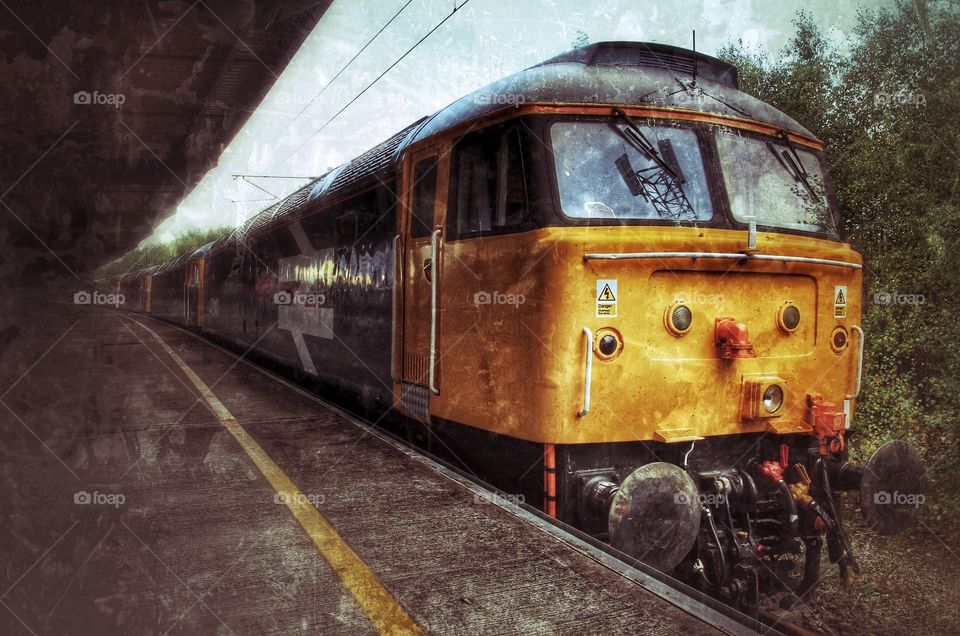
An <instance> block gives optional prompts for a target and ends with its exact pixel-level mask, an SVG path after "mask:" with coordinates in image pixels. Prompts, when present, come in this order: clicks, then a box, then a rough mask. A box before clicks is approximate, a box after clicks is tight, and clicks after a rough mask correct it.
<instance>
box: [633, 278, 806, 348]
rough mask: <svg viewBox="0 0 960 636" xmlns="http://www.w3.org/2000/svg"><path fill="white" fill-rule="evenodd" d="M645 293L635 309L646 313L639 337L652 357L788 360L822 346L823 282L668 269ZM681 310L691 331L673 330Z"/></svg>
mask: <svg viewBox="0 0 960 636" xmlns="http://www.w3.org/2000/svg"><path fill="white" fill-rule="evenodd" d="M641 287H642V289H638V290H637V293H638V297H637V298H636V300H635V301H634V302H631V303H630V305H631V306H639V307H643V308H644V309H643V313H642V320H643V329H642V330H639V331H641V333H643V338H644V340H645V342H644V343H643V344H644V345H645V350H646V351H647V352H648V355H649V356H650V357H651V358H652V359H655V360H672V361H680V360H706V359H736V358H751V357H757V358H782V357H793V356H803V355H808V354H810V353H813V351H814V349H815V347H816V338H817V333H816V332H817V329H816V327H817V313H818V312H817V309H818V307H817V282H816V280H815V279H814V278H813V277H811V276H806V275H801V274H780V273H763V272H749V273H748V272H727V273H724V272H708V271H678V270H661V271H658V272H654V273H653V274H652V275H651V276H650V278H649V279H648V285H642V286H641ZM628 300H631V301H633V300H634V299H628ZM678 307H682V308H684V309H682V311H684V312H686V313H684V314H683V317H684V319H685V322H684V325H683V326H684V327H685V329H678V328H675V327H674V328H671V327H672V323H671V320H669V319H666V318H664V316H665V315H667V316H668V318H669V317H671V316H673V315H674V313H675V312H676V311H678ZM784 308H790V311H789V312H788V313H787V314H784ZM664 312H667V313H666V314H665V313H664ZM785 315H786V318H785V317H784V316H785ZM734 317H735V318H734ZM625 318H628V319H629V317H627V316H625ZM786 319H789V322H786V323H785V320H786ZM785 324H786V325H787V326H784V325H785ZM748 328H749V329H748Z"/></svg>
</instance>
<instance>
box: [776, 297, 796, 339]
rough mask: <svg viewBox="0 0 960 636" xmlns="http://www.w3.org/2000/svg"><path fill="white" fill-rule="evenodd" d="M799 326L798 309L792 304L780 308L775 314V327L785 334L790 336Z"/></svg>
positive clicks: (787, 303)
mask: <svg viewBox="0 0 960 636" xmlns="http://www.w3.org/2000/svg"><path fill="white" fill-rule="evenodd" d="M799 326H800V308H799V307H797V306H796V305H795V304H793V303H792V302H789V301H788V302H786V303H784V304H783V305H781V306H780V310H779V311H778V312H777V327H779V328H780V331H782V332H783V333H786V334H791V333H793V332H794V331H796V330H797V327H799Z"/></svg>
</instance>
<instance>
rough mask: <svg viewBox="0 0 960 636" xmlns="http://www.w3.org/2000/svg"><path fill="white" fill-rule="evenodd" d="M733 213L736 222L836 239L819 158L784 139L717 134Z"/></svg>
mask: <svg viewBox="0 0 960 636" xmlns="http://www.w3.org/2000/svg"><path fill="white" fill-rule="evenodd" d="M717 150H718V153H719V159H720V168H721V171H722V172H723V179H724V185H725V186H726V190H727V195H728V196H729V199H730V211H731V212H732V213H733V216H734V218H735V219H736V220H737V221H740V222H743V223H747V222H750V221H755V222H756V223H757V225H765V226H770V227H780V228H786V229H792V230H802V231H806V232H818V233H823V234H830V235H836V233H837V228H836V222H835V219H834V215H833V212H832V210H831V208H830V202H829V200H828V198H827V194H826V187H825V181H826V179H825V177H824V173H823V168H822V167H821V164H820V161H819V160H818V159H817V157H816V156H815V155H814V154H813V153H812V152H809V151H807V150H804V149H802V148H799V147H797V146H795V145H794V144H791V143H790V142H789V140H787V139H784V138H781V139H775V138H758V137H752V136H741V135H739V134H737V133H736V132H735V131H729V132H727V131H725V130H724V131H720V132H718V134H717Z"/></svg>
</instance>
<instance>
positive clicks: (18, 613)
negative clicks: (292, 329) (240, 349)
mask: <svg viewBox="0 0 960 636" xmlns="http://www.w3.org/2000/svg"><path fill="white" fill-rule="evenodd" d="M133 320H138V321H140V322H141V323H143V325H145V326H146V327H148V328H149V330H152V331H153V333H154V334H156V337H154V336H153V335H152V334H151V333H150V331H148V330H147V329H144V328H143V327H141V326H139V325H136V324H134V323H133V322H132V321H133ZM30 334H31V337H30V338H14V339H12V340H11V341H8V342H6V343H4V347H3V348H2V349H0V361H2V362H3V365H2V371H0V391H3V393H2V394H0V470H2V473H3V480H4V488H3V489H2V494H0V511H2V514H3V524H2V532H0V550H2V554H3V557H4V558H3V560H2V567H0V634H9V635H14V634H256V635H266V634H298V633H325V634H370V633H377V632H380V633H389V632H391V631H392V632H393V633H404V632H405V631H406V632H413V633H415V632H416V631H417V630H422V631H423V632H427V633H437V634H464V633H471V634H516V633H530V634H560V633H570V634H583V633H604V634H620V633H623V634H626V633H631V634H633V633H655V634H684V635H692V634H706V633H717V632H716V630H715V629H714V628H712V627H710V626H709V625H707V624H706V623H705V622H703V621H701V620H699V619H698V618H696V617H693V616H691V615H689V614H687V613H685V612H683V611H681V610H680V609H678V608H677V607H675V606H674V605H672V604H670V603H668V602H666V601H665V600H663V599H661V598H659V597H658V596H656V595H654V594H652V593H651V592H650V591H649V590H647V589H644V588H643V587H642V586H640V585H637V584H636V583H635V582H634V581H631V580H630V579H628V578H626V577H624V576H622V575H621V574H619V573H617V572H615V571H613V570H612V569H610V568H608V567H605V566H604V565H603V564H601V563H599V562H598V561H597V560H596V559H594V558H590V557H589V556H588V555H586V554H584V553H583V552H582V551H580V550H578V549H576V547H575V546H574V545H571V544H570V543H569V542H565V541H563V540H560V539H558V538H557V537H555V536H553V535H552V534H550V533H548V532H545V531H543V530H542V529H540V528H538V527H536V526H535V525H532V524H531V523H530V522H529V521H527V520H524V519H523V518H522V517H519V516H516V515H514V514H512V513H511V512H510V511H509V510H507V509H504V508H502V507H501V506H498V505H495V504H493V503H491V502H490V501H489V500H488V499H486V498H484V497H481V496H478V495H477V494H476V493H475V492H473V491H471V490H469V489H467V488H465V487H464V486H463V485H462V484H460V483H458V482H457V481H456V480H453V479H451V478H450V477H449V476H447V475H445V474H443V473H442V472H439V471H437V470H434V469H431V467H430V466H429V465H428V464H425V463H423V462H421V461H418V460H416V459H415V458H412V457H411V456H410V455H409V454H408V453H405V452H403V451H402V450H401V449H398V448H397V447H395V446H394V445H391V444H389V443H387V442H386V441H384V440H383V439H381V438H380V437H379V436H378V435H376V434H371V433H370V432H369V431H368V430H365V429H364V428H363V427H360V426H358V425H356V424H354V423H351V422H350V421H349V420H347V419H345V418H344V417H342V416H341V415H338V414H337V413H336V412H334V411H331V410H329V409H325V408H323V407H322V406H319V405H318V404H317V403H316V402H314V401H312V400H310V399H308V398H307V397H305V396H303V395H301V394H299V393H298V392H296V391H294V390H292V389H291V388H289V387H287V386H284V385H282V384H280V383H278V382H275V381H273V380H271V379H270V378H268V377H266V376H265V375H263V374H262V373H260V372H258V371H257V370H256V369H254V368H251V367H249V366H247V365H246V364H243V363H239V362H238V361H237V360H236V359H235V358H234V357H232V356H230V355H228V354H227V353H225V352H223V351H221V350H219V349H217V348H214V347H211V346H210V345H208V344H207V343H205V342H203V341H201V340H199V339H197V338H196V337H195V336H193V335H192V334H188V333H186V332H183V331H180V330H178V329H175V328H173V327H171V326H168V325H164V324H161V323H157V322H154V321H152V320H150V319H147V318H144V317H137V316H132V315H124V314H117V313H110V312H107V311H103V310H97V309H93V308H80V309H77V308H64V309H63V310H61V311H55V312H49V314H48V315H46V318H45V319H44V320H42V321H39V322H38V323H36V324H33V325H30ZM181 363H182V364H183V365H184V366H185V367H186V368H187V369H189V371H185V369H184V368H183V367H181V366H180V365H181ZM191 373H192V374H193V377H191ZM198 387H206V388H207V389H208V392H209V393H210V394H211V395H212V396H213V399H214V400H215V401H216V402H218V403H219V404H220V407H217V408H211V406H210V404H211V402H210V400H209V399H208V398H209V397H210V396H209V395H204V393H203V392H202V390H201V389H199V388H198ZM218 409H219V410H218ZM225 418H226V419H225ZM230 418H233V419H232V420H231V419H230ZM231 421H232V422H233V423H232V424H231ZM225 423H226V424H225ZM243 435H246V436H247V437H246V438H244V437H243ZM244 439H246V440H247V441H246V443H245V442H244ZM256 449H260V450H259V451H257V450H256ZM258 453H259V454H258ZM284 480H286V481H284ZM294 495H295V496H296V498H297V499H298V501H296V502H294V503H293V504H292V505H288V504H289V503H290V499H291V497H293V496H294ZM351 555H352V556H351ZM403 616H406V617H407V618H408V619H409V620H410V621H411V622H410V623H409V624H405V623H403V619H402V617H403ZM397 617H400V619H398V621H399V622H392V621H393V620H394V619H395V618H397Z"/></svg>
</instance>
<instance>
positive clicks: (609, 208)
mask: <svg viewBox="0 0 960 636" xmlns="http://www.w3.org/2000/svg"><path fill="white" fill-rule="evenodd" d="M862 267H863V259H862V256H861V255H860V254H859V253H857V252H856V251H855V250H854V249H852V248H851V246H850V245H849V243H847V242H846V241H845V239H844V235H843V230H842V227H841V223H840V220H839V218H838V214H837V210H836V204H835V202H834V195H833V192H832V190H831V185H830V179H829V173H828V169H827V164H826V161H825V158H824V153H823V144H822V142H821V141H819V140H818V139H817V138H816V137H815V136H814V135H813V134H812V133H810V132H809V131H808V130H806V129H805V128H804V127H803V126H802V125H800V124H799V123H797V122H796V121H794V120H793V119H791V118H790V117H789V116H787V115H786V114H784V113H782V112H780V111H778V110H777V109H775V108H773V107H772V106H770V105H768V104H766V103H764V102H762V101H760V100H758V99H756V98H754V97H752V96H750V95H748V94H746V93H744V92H741V91H740V90H739V89H738V78H737V69H736V68H735V67H734V66H732V65H730V64H727V63H725V62H723V61H721V60H718V59H715V58H713V57H709V56H706V55H703V54H701V53H695V52H692V51H689V50H685V49H681V48H677V47H672V46H667V45H662V44H651V43H640V42H602V43H597V44H592V45H589V46H585V47H582V48H578V49H574V50H572V51H569V52H566V53H563V54H561V55H558V56H556V57H553V58H551V59H548V60H546V61H544V62H542V63H540V64H537V65H536V66H533V67H531V68H528V69H526V70H523V71H521V72H519V73H516V74H514V75H511V76H509V77H506V78H504V79H501V80H499V81H497V82H494V83H493V84H491V85H489V86H486V87H485V88H482V89H480V90H478V91H476V92H474V93H472V94H470V95H467V96H465V97H463V98H461V99H459V100H457V101H456V102H454V103H452V104H450V105H449V106H447V107H445V108H443V109H442V110H440V111H438V112H437V113H435V114H433V115H431V116H429V117H425V118H423V119H421V120H419V121H416V122H414V123H413V124H411V125H410V126H408V127H407V128H405V129H403V130H402V131H400V132H399V133H397V134H396V135H394V136H393V137H391V138H389V139H387V140H386V141H384V142H383V143H381V144H379V145H377V146H376V147H374V148H372V149H371V150H369V151H367V152H365V153H363V154H362V155H360V156H359V157H357V158H356V159H354V160H352V161H350V162H349V163H346V164H344V165H341V166H339V167H337V168H335V169H333V170H331V171H329V172H328V173H327V174H325V175H323V176H322V177H320V178H318V179H316V180H315V181H312V182H311V183H309V184H308V185H306V186H305V187H303V188H301V189H299V190H298V191H296V192H295V193H293V194H292V195H290V196H289V197H287V198H285V199H284V200H282V201H280V202H278V203H276V204H275V205H273V206H271V207H269V208H267V209H266V210H264V211H263V212H261V213H260V214H258V215H256V216H255V217H253V218H252V219H250V220H249V221H248V222H247V223H246V224H245V225H243V226H242V227H240V228H238V229H237V230H236V231H234V232H232V233H230V234H228V235H225V236H223V237H221V238H219V239H218V240H216V241H214V242H213V243H210V244H208V245H205V246H203V247H202V248H200V249H198V250H196V251H195V252H193V253H190V254H183V255H181V256H179V257H177V258H175V259H172V260H170V261H169V262H166V263H164V264H162V265H159V266H156V267H153V268H150V269H147V270H143V271H141V272H136V273H134V274H130V275H127V276H123V277H121V278H118V279H114V280H111V281H109V284H110V286H111V287H112V288H113V290H114V291H118V292H122V293H124V295H125V297H126V298H127V299H133V304H134V305H135V309H136V310H138V311H141V312H144V313H148V314H151V315H154V316H157V317H159V318H162V319H166V320H169V321H172V322H175V323H178V324H181V325H184V326H187V327H189V328H192V329H195V330H198V331H200V332H201V333H203V334H204V335H206V336H209V337H211V338H214V339H217V340H219V341H222V342H226V343H229V344H230V345H232V346H235V347H237V348H239V349H240V350H241V351H243V352H245V353H246V354H248V355H251V356H255V357H257V358H258V359H259V360H261V361H263V362H265V363H269V364H271V365H272V366H274V367H276V368H278V369H281V370H283V372H284V373H286V374H288V375H289V376H290V377H292V378H293V379H295V380H297V381H299V382H303V383H307V384H309V385H310V386H311V387H313V388H315V390H317V391H318V392H320V393H322V394H323V395H325V396H327V397H330V398H331V399H333V400H336V401H338V402H340V403H342V404H344V405H347V406H349V407H351V408H353V409H354V410H356V411H357V412H360V413H362V414H363V415H364V416H365V417H366V418H368V419H369V420H370V421H372V422H376V423H381V424H385V425H388V426H391V427H396V430H399V431H401V432H403V434H405V435H407V436H408V437H410V438H411V439H412V440H414V441H416V442H417V443H420V444H423V445H426V446H428V447H429V448H430V449H431V450H433V451H435V452H438V453H439V454H441V455H443V456H444V457H447V458H449V459H450V460H451V461H453V462H454V463H457V464H459V465H461V466H462V467H463V468H464V469H465V470H468V471H470V472H471V473H472V474H474V475H476V476H477V477H479V478H481V479H483V480H485V481H487V482H490V483H492V484H494V485H496V486H498V487H499V488H501V489H502V490H504V491H506V492H509V493H513V494H515V495H516V496H517V497H522V498H523V500H525V501H526V502H528V503H532V504H535V505H539V504H540V502H542V509H543V511H544V512H545V513H546V514H548V515H550V516H551V517H554V518H555V519H556V520H557V521H559V522H562V523H565V524H569V525H571V526H574V527H576V528H578V529H580V530H581V531H583V532H586V533H589V534H591V535H593V536H595V537H597V538H599V539H601V540H604V541H607V542H609V543H610V544H611V545H612V546H613V547H614V548H616V549H617V550H619V551H620V552H622V553H624V554H625V555H627V556H629V557H632V558H634V559H637V560H639V561H642V562H645V563H647V564H649V565H650V566H653V567H655V568H657V569H659V570H661V571H663V572H667V573H670V574H672V575H673V576H676V577H678V578H681V579H683V580H685V581H687V582H688V583H690V584H692V585H694V586H696V587H698V588H700V589H701V590H703V591H705V592H707V593H709V594H711V595H713V596H716V597H719V598H722V599H724V600H726V601H728V602H730V603H732V604H735V605H738V606H741V607H745V608H755V607H756V606H757V603H758V600H759V598H760V595H761V592H762V591H767V590H775V589H780V590H783V589H786V590H787V591H789V592H790V593H791V594H793V595H795V596H797V597H801V598H802V597H803V596H804V595H805V594H807V593H808V592H809V591H810V590H811V589H812V588H813V587H814V586H815V585H816V583H817V581H818V580H819V578H820V574H819V567H820V561H821V551H822V547H823V545H824V544H826V547H827V552H828V556H829V560H830V561H831V562H832V563H835V564H837V565H838V566H839V569H840V572H841V574H842V575H844V576H847V575H849V574H850V573H851V572H855V571H856V569H857V562H856V556H855V553H854V550H853V546H852V545H851V542H850V540H849V537H848V535H847V532H846V530H845V529H844V526H843V519H842V516H841V513H842V508H841V493H842V492H844V491H854V492H857V493H859V496H860V505H861V508H862V511H863V514H864V519H865V520H866V522H867V523H868V524H869V525H870V526H872V527H873V528H875V529H876V530H877V531H878V532H880V533H883V534H889V533H893V532H897V531H899V530H901V529H903V528H905V527H906V526H907V525H909V524H910V523H911V522H912V521H913V520H914V518H915V517H916V514H917V507H916V505H915V504H913V503H912V502H913V501H914V500H913V499H911V498H910V496H915V495H916V494H917V493H919V492H920V491H921V489H922V488H923V467H922V465H921V463H920V460H919V458H918V455H917V453H916V452H915V451H914V450H913V449H912V448H911V447H910V446H909V445H907V444H905V443H904V442H900V441H893V442H889V443H887V444H886V445H884V446H882V447H881V448H880V449H879V450H878V451H877V452H876V453H875V454H874V455H873V457H872V458H871V459H870V460H869V462H867V463H866V464H865V465H855V464H853V463H851V462H849V461H848V443H849V442H850V441H851V439H852V438H854V435H855V428H854V415H855V406H856V399H857V397H858V395H859V393H860V387H861V384H862V367H863V352H864V338H865V334H864V332H863V329H862V328H861V327H860V325H859V322H860V315H861V303H862ZM129 302H130V301H129V300H128V303H129ZM797 561H802V566H800V567H797V565H798V564H797V563H796V562H797Z"/></svg>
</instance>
